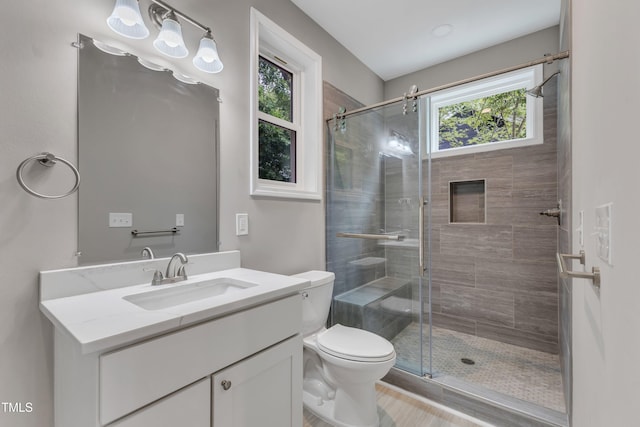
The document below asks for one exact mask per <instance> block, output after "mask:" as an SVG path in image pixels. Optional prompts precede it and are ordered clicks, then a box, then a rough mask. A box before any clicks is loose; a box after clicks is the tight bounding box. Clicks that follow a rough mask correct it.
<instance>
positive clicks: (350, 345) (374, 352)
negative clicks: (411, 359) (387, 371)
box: [317, 325, 395, 362]
mask: <svg viewBox="0 0 640 427" xmlns="http://www.w3.org/2000/svg"><path fill="white" fill-rule="evenodd" d="M317 342H318V347H319V348H320V350H322V351H324V352H326V353H329V354H331V355H332V356H336V357H340V358H342V359H347V360H355V361H361V362H384V361H387V360H389V359H391V358H392V357H393V356H394V354H395V350H394V349H393V345H392V344H391V343H390V342H389V341H387V340H386V339H384V338H382V337H381V336H379V335H376V334H374V333H371V332H367V331H364V330H362V329H356V328H350V327H347V326H342V325H335V326H332V327H331V328H329V329H327V330H326V331H325V332H323V333H321V334H318V341H317Z"/></svg>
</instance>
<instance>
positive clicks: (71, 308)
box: [40, 263, 308, 354]
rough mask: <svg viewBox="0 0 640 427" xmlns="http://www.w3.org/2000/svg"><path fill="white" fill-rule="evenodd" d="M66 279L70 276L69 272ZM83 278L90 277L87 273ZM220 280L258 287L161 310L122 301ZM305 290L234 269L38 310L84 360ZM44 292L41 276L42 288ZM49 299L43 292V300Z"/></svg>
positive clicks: (290, 280) (67, 299)
mask: <svg viewBox="0 0 640 427" xmlns="http://www.w3.org/2000/svg"><path fill="white" fill-rule="evenodd" d="M238 264H239V263H238ZM71 270H72V269H70V271H71ZM45 273H46V272H45ZM54 273H57V272H54ZM64 273H65V274H67V276H68V271H65V272H64ZM83 274H84V275H86V271H84V272H83ZM216 278H231V279H236V280H241V281H245V282H251V283H254V284H256V285H257V286H252V287H249V288H246V289H242V290H241V291H238V292H231V293H229V294H222V295H217V296H212V297H207V298H202V299H199V300H197V301H193V302H188V303H184V304H180V305H175V306H172V307H168V308H162V309H157V310H147V309H144V308H141V307H139V306H138V305H136V304H134V303H132V302H129V301H127V300H125V299H124V298H123V297H125V296H129V295H133V294H138V293H144V292H148V291H152V290H153V291H155V290H158V289H168V288H171V287H179V286H184V285H189V284H191V283H195V282H198V281H205V280H211V279H216ZM47 279H48V276H47ZM45 282H46V281H45ZM45 284H48V283H45ZM57 285H59V283H57ZM306 285H308V282H307V281H305V280H303V279H300V278H295V277H290V276H284V275H279V274H272V273H267V272H263V271H256V270H250V269H246V268H240V267H236V268H228V269H221V270H218V271H213V272H207V273H200V274H196V275H193V276H190V277H189V279H187V280H185V281H182V282H178V283H175V284H165V285H158V286H151V284H150V281H147V282H146V283H143V284H137V285H135V284H134V285H128V286H122V287H113V288H109V289H96V290H93V291H91V292H83V293H75V294H73V293H72V294H70V295H64V294H63V296H60V295H56V296H55V297H52V298H49V299H44V298H43V299H41V301H40V310H41V311H42V312H43V313H44V314H45V315H46V316H47V318H48V319H49V320H50V321H51V322H52V323H53V325H54V326H55V327H56V328H58V329H60V330H61V331H62V332H64V333H66V334H68V335H70V336H71V337H72V338H73V339H74V340H75V341H76V342H77V343H78V345H79V346H80V351H81V352H82V353H83V354H87V353H93V352H103V351H107V350H110V349H113V348H116V347H121V346H123V345H127V344H130V343H133V342H136V341H139V340H141V339H145V338H148V337H151V336H155V335H158V334H161V333H165V332H168V331H171V330H175V329H178V328H180V327H184V326H185V325H190V324H195V323H198V322H202V321H206V320H211V319H215V318H217V317H221V316H224V315H227V314H230V313H233V312H237V311H240V310H244V309H247V308H249V307H253V306H257V305H260V304H263V303H266V302H268V301H272V300H276V299H279V298H283V297H286V296H288V295H292V294H294V293H297V292H299V291H300V290H302V289H303V288H304V287H306ZM43 286H44V284H43V279H42V274H41V288H42V287H43ZM47 293H48V292H43V290H42V289H41V294H47ZM49 294H50V292H49Z"/></svg>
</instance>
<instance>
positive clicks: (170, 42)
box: [153, 17, 189, 58]
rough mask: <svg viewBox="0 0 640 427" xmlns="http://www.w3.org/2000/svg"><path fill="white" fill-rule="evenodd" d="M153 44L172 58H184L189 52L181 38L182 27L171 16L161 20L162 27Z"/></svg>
mask: <svg viewBox="0 0 640 427" xmlns="http://www.w3.org/2000/svg"><path fill="white" fill-rule="evenodd" d="M153 46H154V47H155V48H156V49H158V51H159V52H160V53H162V54H164V55H167V56H170V57H172V58H184V57H185V56H187V55H188V54H189V50H188V49H187V46H185V44H184V39H183V38H182V27H181V26H180V23H179V22H178V21H176V20H175V19H173V18H172V17H168V18H165V19H164V20H163V21H162V29H161V30H160V34H158V37H157V38H156V39H155V40H154V41H153Z"/></svg>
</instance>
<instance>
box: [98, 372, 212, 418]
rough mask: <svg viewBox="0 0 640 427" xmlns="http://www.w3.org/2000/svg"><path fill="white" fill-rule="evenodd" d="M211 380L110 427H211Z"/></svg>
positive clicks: (197, 384)
mask: <svg viewBox="0 0 640 427" xmlns="http://www.w3.org/2000/svg"><path fill="white" fill-rule="evenodd" d="M210 400H211V377H207V378H205V379H203V380H202V381H198V382H197V383H196V384H193V385H190V386H188V387H185V388H184V389H182V390H180V391H177V392H175V393H173V394H172V395H169V396H167V397H165V398H164V399H161V400H159V401H157V402H155V403H153V404H151V405H149V406H147V407H145V408H143V409H140V410H139V411H136V412H134V413H133V414H131V415H129V416H127V417H125V418H123V419H121V420H119V421H116V422H115V423H113V424H109V426H108V427H149V426H153V427H176V426H188V427H210V426H211V409H210V403H209V402H210Z"/></svg>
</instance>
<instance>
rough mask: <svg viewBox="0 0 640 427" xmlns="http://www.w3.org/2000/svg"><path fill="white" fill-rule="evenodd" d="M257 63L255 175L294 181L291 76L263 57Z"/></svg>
mask: <svg viewBox="0 0 640 427" xmlns="http://www.w3.org/2000/svg"><path fill="white" fill-rule="evenodd" d="M258 64H259V65H258V144H259V150H258V177H259V178H260V179H270V180H273V181H283V182H296V133H297V129H298V126H297V123H296V122H295V121H294V114H293V99H294V90H293V76H294V75H293V73H292V72H289V71H287V70H286V69H285V68H283V67H280V66H278V65H276V64H274V63H273V62H271V61H269V60H268V59H266V58H264V57H262V56H260V57H259V59H258ZM295 116H296V119H297V116H298V114H297V112H296V114H295Z"/></svg>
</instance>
